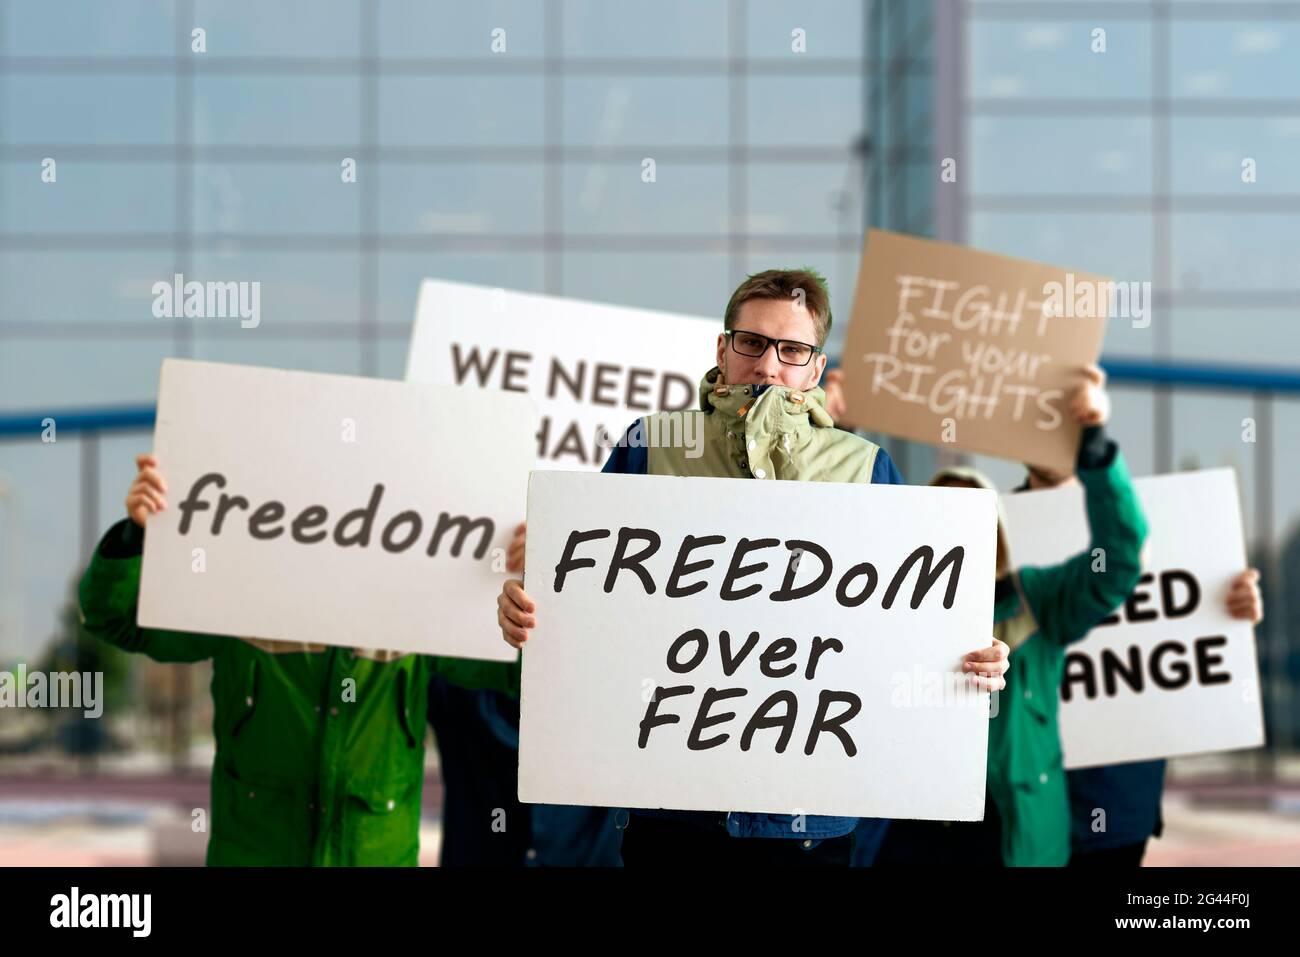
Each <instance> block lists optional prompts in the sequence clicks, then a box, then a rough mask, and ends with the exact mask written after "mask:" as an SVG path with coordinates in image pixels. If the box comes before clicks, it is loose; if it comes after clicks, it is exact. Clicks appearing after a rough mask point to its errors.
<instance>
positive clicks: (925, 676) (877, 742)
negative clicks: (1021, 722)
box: [519, 471, 996, 821]
mask: <svg viewBox="0 0 1300 957" xmlns="http://www.w3.org/2000/svg"><path fill="white" fill-rule="evenodd" d="M994 503H995V498H994V495H993V493H992V492H989V491H985V490H981V489H933V488H916V487H909V486H897V485H888V486H885V485H860V484H847V483H832V482H824V483H823V482H761V481H748V480H739V479H722V478H679V477H667V476H630V475H589V474H583V473H575V472H542V471H537V472H534V473H533V474H532V476H531V478H530V480H529V490H528V540H527V551H528V554H527V562H526V566H527V569H528V574H527V578H526V581H525V587H526V589H527V591H528V594H529V596H530V597H531V598H532V599H533V600H534V601H535V602H536V605H537V610H536V611H537V627H536V628H535V629H533V631H532V634H531V635H530V637H529V641H528V645H527V647H526V648H525V650H524V654H523V691H522V698H521V702H520V729H519V799H520V800H521V801H526V802H543V803H552V804H589V805H596V806H604V807H641V808H674V809H680V810H708V811H752V812H760V813H771V814H792V815H799V814H827V815H837V816H840V815H842V816H854V817H856V816H868V817H877V816H878V817H897V818H925V819H940V820H965V821H969V820H978V819H980V818H981V817H982V816H983V813H984V777H985V759H986V753H987V746H988V715H989V695H988V693H987V692H982V691H979V690H978V689H975V688H974V687H973V686H972V685H971V684H970V680H969V678H968V677H967V676H965V675H962V674H961V673H960V669H961V659H962V656H963V655H964V654H966V653H967V652H970V651H973V650H975V649H976V648H980V647H985V646H988V645H989V644H991V642H992V640H993V639H992V628H993V585H992V583H993V574H994V571H993V569H994V551H995V530H996V514H995V508H994ZM850 516H851V520H849V517H850ZM868 529H869V530H870V531H869V532H865V531H864V530H868ZM792 558H793V559H794V560H792Z"/></svg>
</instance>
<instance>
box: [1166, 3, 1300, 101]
mask: <svg viewBox="0 0 1300 957" xmlns="http://www.w3.org/2000/svg"><path fill="white" fill-rule="evenodd" d="M1172 37H1173V48H1172V58H1171V61H1170V72H1171V87H1170V88H1171V90H1172V92H1173V95H1174V97H1175V98H1182V97H1187V98H1191V99H1220V98H1224V99H1231V98H1236V97H1248V98H1250V99H1276V98H1294V97H1297V96H1300V71H1297V70H1296V68H1295V63H1296V59H1297V57H1300V24H1295V23H1279V22H1276V21H1273V22H1270V21H1249V20H1243V21H1238V22H1235V23H1234V22H1223V21H1215V22H1201V23H1197V22H1187V23H1178V22H1175V23H1174V25H1173V33H1172Z"/></svg>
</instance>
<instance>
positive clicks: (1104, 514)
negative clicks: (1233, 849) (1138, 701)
mask: <svg viewBox="0 0 1300 957" xmlns="http://www.w3.org/2000/svg"><path fill="white" fill-rule="evenodd" d="M1081 371H1082V373H1083V376H1084V381H1083V382H1082V383H1081V384H1080V385H1079V386H1078V387H1076V388H1075V389H1074V390H1073V392H1072V393H1071V395H1070V399H1069V402H1068V405H1067V411H1068V413H1069V414H1070V415H1071V416H1072V417H1073V418H1074V420H1075V421H1076V422H1077V423H1078V424H1079V425H1080V426H1081V428H1082V433H1081V436H1080V441H1079V450H1078V453H1077V456H1076V460H1075V475H1076V476H1077V480H1078V481H1079V482H1081V483H1082V485H1083V487H1084V495H1085V504H1086V508H1087V514H1088V528H1089V530H1090V537H1091V541H1090V543H1089V545H1088V547H1087V549H1086V550H1084V551H1081V552H1080V553H1079V554H1077V555H1075V556H1074V557H1072V558H1070V559H1068V560H1066V561H1064V562H1061V563H1060V564H1057V565H1051V566H1022V567H1019V568H1017V567H1015V565H1014V564H1013V563H1012V557H1011V549H1010V546H1009V543H1008V541H1007V536H1006V530H1005V528H1004V526H1003V523H1002V521H1001V519H999V520H998V532H997V534H998V549H997V555H998V560H997V568H998V571H997V581H996V585H995V589H994V610H993V619H994V634H995V635H996V636H997V637H998V638H999V639H1000V640H1002V641H1004V642H1006V643H1007V644H1008V645H1010V646H1011V667H1010V669H1009V670H1008V671H1007V675H1006V690H1005V691H1004V692H1002V693H1001V694H1000V695H999V697H998V700H997V702H996V704H997V708H996V713H995V714H994V715H993V716H992V717H991V719H990V722H989V750H988V779H987V788H986V802H985V811H984V820H982V821H979V822H976V823H964V822H942V821H940V822H935V821H895V822H894V823H893V826H892V827H891V828H890V830H889V832H888V833H887V834H886V835H885V839H884V843H883V845H882V846H881V849H880V853H879V855H878V857H877V864H880V865H890V864H915V863H921V862H925V863H926V864H932V863H934V862H935V861H942V862H945V863H953V864H956V863H966V864H970V863H975V864H977V865H982V866H998V865H1003V864H1005V865H1007V866H1048V867H1059V866H1063V865H1065V864H1066V863H1067V862H1068V861H1069V859H1070V830H1071V818H1070V798H1069V790H1068V787H1067V785H1066V777H1065V767H1064V764H1063V762H1062V755H1061V738H1060V733H1059V730H1058V725H1057V713H1058V705H1059V692H1058V689H1059V688H1060V684H1061V677H1062V675H1063V673H1064V669H1065V649H1066V646H1067V645H1068V644H1070V643H1071V642H1075V641H1079V640H1080V639H1082V638H1084V637H1085V636H1086V635H1087V634H1088V632H1089V631H1090V630H1091V629H1092V627H1093V626H1094V625H1095V624H1096V623H1097V622H1099V621H1100V620H1101V619H1103V618H1105V617H1106V616H1107V615H1109V614H1110V613H1111V612H1112V611H1114V610H1115V609H1116V608H1117V607H1119V606H1120V605H1121V604H1123V602H1124V600H1125V599H1126V598H1128V596H1129V593H1130V592H1131V591H1132V590H1133V588H1134V586H1136V585H1137V582H1138V578H1139V577H1140V576H1141V573H1142V568H1141V553H1142V546H1143V543H1144V542H1145V540H1146V536H1147V523H1146V518H1145V517H1144V516H1143V514H1142V510H1141V507H1140V505H1139V503H1138V499H1137V493H1136V491H1135V490H1134V488H1133V483H1132V479H1131V478H1130V477H1129V474H1128V467H1127V465H1126V464H1125V462H1124V458H1123V456H1122V455H1120V452H1119V447H1118V446H1117V445H1116V444H1115V442H1114V441H1113V440H1111V439H1110V438H1108V437H1107V435H1106V433H1105V428H1104V426H1105V422H1106V420H1107V419H1108V418H1109V414H1110V399H1109V397H1108V396H1107V395H1106V392H1105V388H1104V386H1105V375H1104V374H1103V373H1102V371H1101V370H1100V369H1098V368H1097V367H1096V366H1085V367H1084V368H1083V369H1082V370H1081ZM930 484H931V485H939V486H946V487H958V488H986V489H994V490H996V489H995V486H994V485H993V483H992V481H990V480H989V479H988V477H987V476H985V475H984V474H983V473H981V472H978V471H976V470H975V469H973V468H967V467H960V466H959V467H952V468H944V469H940V470H939V471H938V472H937V473H935V475H934V477H933V478H931V480H930ZM1098 549H1101V550H1102V553H1103V554H1104V555H1105V562H1104V564H1102V565H1101V566H1100V567H1099V566H1098V564H1097V563H1096V561H1095V559H1094V555H1096V554H1097V550H1098Z"/></svg>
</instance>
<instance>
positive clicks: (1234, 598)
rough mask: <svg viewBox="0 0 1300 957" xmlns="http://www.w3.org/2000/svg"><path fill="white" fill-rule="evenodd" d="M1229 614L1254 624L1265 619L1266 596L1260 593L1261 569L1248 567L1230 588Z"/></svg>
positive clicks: (1234, 580)
mask: <svg viewBox="0 0 1300 957" xmlns="http://www.w3.org/2000/svg"><path fill="white" fill-rule="evenodd" d="M1228 614H1229V615H1231V616H1232V617H1233V618H1240V619H1241V620H1242V621H1248V622H1250V623H1251V624H1252V625H1258V624H1259V623H1260V622H1261V621H1263V620H1264V596H1263V595H1261V594H1260V593H1259V569H1257V568H1247V569H1246V570H1245V571H1244V572H1242V573H1241V574H1240V575H1238V576H1237V577H1236V578H1234V579H1233V581H1232V588H1230V589H1229V590H1228Z"/></svg>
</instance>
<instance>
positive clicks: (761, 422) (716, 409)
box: [497, 269, 1008, 866]
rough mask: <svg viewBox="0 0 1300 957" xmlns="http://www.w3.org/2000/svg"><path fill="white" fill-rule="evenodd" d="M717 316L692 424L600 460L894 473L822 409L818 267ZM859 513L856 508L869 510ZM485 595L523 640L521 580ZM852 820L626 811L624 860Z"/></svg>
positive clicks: (682, 853) (702, 854) (630, 436)
mask: <svg viewBox="0 0 1300 957" xmlns="http://www.w3.org/2000/svg"><path fill="white" fill-rule="evenodd" d="M723 326H724V328H723V331H722V333H720V334H719V336H718V343H717V356H716V360H717V365H716V366H715V367H714V368H712V369H710V370H709V372H708V373H707V374H705V376H704V378H703V380H702V381H701V382H700V408H699V409H698V410H696V411H694V412H689V413H685V414H687V415H693V416H695V417H696V419H697V421H696V422H694V423H692V424H693V425H694V426H695V428H682V429H677V430H673V429H671V428H668V427H667V425H666V424H664V427H662V428H660V427H659V426H660V424H661V423H654V422H649V421H647V420H649V419H652V418H654V417H653V416H647V417H646V418H645V419H639V420H637V422H635V423H633V425H632V426H631V428H629V429H628V430H627V432H626V433H625V434H624V436H623V438H622V439H621V440H620V441H619V444H618V445H617V446H616V447H615V448H614V449H613V451H612V453H611V454H610V457H609V460H608V461H607V462H606V463H605V467H604V469H603V471H605V472H614V473H621V474H633V475H696V476H720V477H730V478H754V479H759V480H772V479H783V480H787V481H803V482H881V483H886V484H893V485H901V484H903V477H902V476H901V475H900V474H899V472H898V469H897V468H895V466H894V463H893V461H892V460H891V459H890V457H889V454H888V453H887V452H885V450H884V449H882V448H880V447H879V446H877V445H875V444H874V443H872V442H870V441H868V440H867V439H864V438H862V437H860V436H858V435H855V434H853V433H852V432H846V431H843V430H840V429H836V428H834V427H833V426H834V422H833V421H832V419H831V416H830V415H829V414H827V412H826V409H825V394H824V393H823V391H822V389H821V388H819V386H818V383H819V382H820V380H821V376H822V373H823V372H824V371H825V369H826V354H825V352H824V346H825V343H826V337H827V334H828V333H829V332H830V328H831V311H830V295H829V293H828V291H827V289H826V281H825V280H824V279H823V278H822V277H821V276H820V275H818V274H817V273H816V272H813V271H812V270H809V269H787V270H783V269H771V270H768V271H766V272H761V273H757V274H755V275H753V276H750V277H749V278H748V279H746V280H745V281H744V282H743V283H741V284H740V287H739V288H738V289H736V291H735V292H734V293H733V294H732V296H731V301H730V302H728V303H727V310H726V313H725V315H724V319H723ZM682 414H683V413H658V415H659V416H670V415H675V416H680V415H682ZM661 422H662V420H661ZM674 434H675V435H676V436H678V437H679V438H682V439H684V437H685V436H693V437H698V436H701V435H702V436H703V437H704V440H703V442H702V443H701V442H693V443H691V445H690V447H689V448H688V447H687V446H686V444H685V442H684V441H679V442H675V443H673V442H669V443H664V442H662V441H661V442H659V443H658V444H654V445H651V444H649V443H648V442H647V437H660V438H662V437H664V436H673V435H674ZM861 518H862V520H863V521H864V522H866V521H867V516H862V517H861ZM868 533H869V529H867V528H864V534H868ZM523 538H524V528H523V526H520V528H519V530H518V531H517V532H516V535H515V541H514V542H513V543H512V546H511V548H510V551H509V555H508V563H507V567H508V568H509V570H510V571H520V570H522V568H523V552H524V547H523ZM497 605H498V611H497V620H498V623H499V624H500V625H501V633H502V636H503V637H504V638H505V640H506V641H507V642H508V643H509V644H510V645H511V646H512V647H515V648H522V647H523V645H524V642H525V641H527V639H528V634H529V631H530V630H531V629H533V628H535V627H536V626H537V622H536V617H535V614H534V612H535V606H534V605H533V602H532V600H531V599H530V598H529V597H528V595H527V594H526V593H525V592H524V590H523V582H522V581H520V580H519V579H511V580H510V581H507V582H506V584H505V586H504V588H503V589H502V593H501V595H500V596H498V599H497ZM1007 655H1008V648H1007V646H1006V645H1005V644H1003V643H1002V642H998V641H994V642H993V643H992V644H991V645H989V646H987V647H984V648H981V649H978V650H976V651H973V652H971V653H970V654H968V655H966V658H965V664H964V665H963V670H965V671H966V672H968V673H971V674H973V675H974V676H975V677H974V681H975V683H976V684H977V685H978V686H979V687H981V688H983V689H986V690H990V691H996V690H1000V689H1001V688H1002V687H1003V686H1004V683H1003V679H1002V675H1003V673H1004V672H1005V671H1006V669H1007ZM857 824H858V819H857V818H851V817H819V816H805V815H791V814H748V813H739V812H733V813H730V814H725V813H721V812H707V811H704V812H697V811H674V810H636V811H633V812H632V813H631V815H630V818H629V821H628V824H627V827H626V828H625V830H624V834H623V847H622V854H623V862H624V864H626V865H629V866H646V865H649V866H654V865H659V864H681V863H697V864H723V865H735V864H778V865H785V866H800V865H804V866H817V865H820V866H846V865H847V864H848V863H849V860H850V857H851V855H852V853H853V847H854V828H855V826H856V825H857ZM887 825H888V822H887V821H875V822H874V823H873V824H865V825H864V827H863V828H861V829H859V831H858V839H859V840H862V839H863V837H864V835H865V836H866V838H867V839H868V840H869V842H870V843H872V844H874V845H878V844H879V840H878V838H879V836H880V834H883V831H884V828H885V827H886V826H887ZM872 832H874V833H872ZM774 839H775V840H774Z"/></svg>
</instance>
